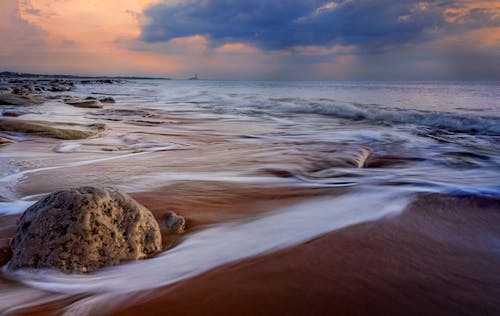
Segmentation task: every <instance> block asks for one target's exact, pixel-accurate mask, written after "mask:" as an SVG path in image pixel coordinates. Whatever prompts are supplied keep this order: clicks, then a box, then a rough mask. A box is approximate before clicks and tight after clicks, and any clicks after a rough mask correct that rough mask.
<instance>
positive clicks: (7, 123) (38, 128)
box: [0, 119, 107, 139]
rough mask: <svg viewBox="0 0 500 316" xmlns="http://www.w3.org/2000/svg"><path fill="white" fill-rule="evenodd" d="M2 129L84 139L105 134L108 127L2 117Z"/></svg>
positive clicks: (61, 137) (0, 121)
mask: <svg viewBox="0 0 500 316" xmlns="http://www.w3.org/2000/svg"><path fill="white" fill-rule="evenodd" d="M0 131H7V132H17V133H28V134H36V135H40V136H47V137H52V138H58V139H84V138H90V137H96V136H100V135H102V134H104V133H105V132H106V131H107V127H106V125H104V124H100V123H96V124H90V125H82V124H76V123H53V122H45V121H28V120H11V119H0Z"/></svg>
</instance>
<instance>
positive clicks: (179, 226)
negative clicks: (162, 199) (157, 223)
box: [165, 211, 186, 234]
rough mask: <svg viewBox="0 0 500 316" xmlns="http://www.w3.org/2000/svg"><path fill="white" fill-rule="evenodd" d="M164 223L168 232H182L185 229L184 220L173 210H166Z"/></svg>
mask: <svg viewBox="0 0 500 316" xmlns="http://www.w3.org/2000/svg"><path fill="white" fill-rule="evenodd" d="M165 225H166V226H167V228H168V230H169V231H170V232H172V233H176V234H182V233H184V230H185V229H186V220H185V219H184V217H182V216H180V215H177V214H176V213H175V212H172V211H168V212H167V213H166V214H165Z"/></svg>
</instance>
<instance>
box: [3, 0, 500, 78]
mask: <svg viewBox="0 0 500 316" xmlns="http://www.w3.org/2000/svg"><path fill="white" fill-rule="evenodd" d="M0 9H1V10H0V71H4V70H9V71H19V72H36V73H65V74H82V75H146V76H162V77H173V78H185V77H188V76H192V75H193V74H194V73H198V74H200V75H201V77H203V78H214V79H384V80H385V79H410V80H412V79H417V80H418V79H457V80H458V79H495V80H500V1H496V0H476V1H473V0H438V1H427V2H422V1H415V0H336V1H328V0H326V1H321V0H281V1H280V0H276V1H270V0H266V1H264V0H252V1H235V0H156V1H155V0H31V1H30V0H2V1H1V3H0Z"/></svg>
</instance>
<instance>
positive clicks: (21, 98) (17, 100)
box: [0, 93, 42, 106]
mask: <svg viewBox="0 0 500 316" xmlns="http://www.w3.org/2000/svg"><path fill="white" fill-rule="evenodd" d="M40 103H42V101H40V100H38V99H36V98H35V97H33V96H32V95H18V94H13V93H4V94H0V105H18V106H23V105H24V106H26V105H35V104H40Z"/></svg>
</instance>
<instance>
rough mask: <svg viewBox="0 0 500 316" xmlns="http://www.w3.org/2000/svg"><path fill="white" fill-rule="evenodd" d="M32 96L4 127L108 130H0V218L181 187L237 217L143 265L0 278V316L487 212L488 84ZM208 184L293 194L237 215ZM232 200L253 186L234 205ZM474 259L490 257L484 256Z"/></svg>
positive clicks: (216, 86) (256, 85)
mask: <svg viewBox="0 0 500 316" xmlns="http://www.w3.org/2000/svg"><path fill="white" fill-rule="evenodd" d="M42 95H43V96H44V100H45V101H44V103H43V104H41V105H34V106H28V107H23V109H22V111H24V112H26V113H25V114H24V115H22V116H20V117H19V118H16V119H23V120H37V121H48V122H55V123H57V124H60V123H61V124H62V123H64V124H76V125H75V126H77V125H78V124H79V125H82V126H85V125H89V124H94V123H102V124H106V126H107V128H108V130H107V132H106V133H104V134H103V135H99V137H93V138H89V139H80V140H60V139H53V138H50V137H44V136H38V135H32V134H24V133H14V132H0V136H7V137H9V138H11V139H13V140H15V143H13V144H9V145H6V146H2V147H0V197H1V200H0V201H1V202H0V217H12V216H14V217H15V216H19V215H20V214H21V213H22V212H23V211H24V210H25V209H26V208H27V207H29V206H30V205H32V204H33V203H35V202H36V201H37V200H38V199H40V198H41V197H42V196H44V195H45V194H48V193H50V192H53V191H56V190H61V189H65V188H69V187H77V186H83V185H99V186H114V187H118V188H119V189H121V190H123V191H124V192H127V193H130V194H132V195H133V194H137V193H140V192H161V189H162V188H165V187H168V188H172V187H174V188H175V187H176V186H177V187H178V188H179V189H178V190H179V191H182V188H184V187H186V186H187V187H188V188H190V187H194V186H196V188H197V190H191V189H189V190H187V191H184V193H181V194H180V195H181V196H182V198H183V199H190V198H191V197H190V195H189V194H193V196H192V198H193V199H198V198H199V196H200V195H202V196H203V195H204V196H205V197H210V196H212V195H213V194H215V196H216V197H217V196H220V197H221V198H218V199H217V200H216V201H211V200H210V199H207V200H206V201H205V200H203V201H205V202H203V203H207V204H210V203H212V205H210V207H213V203H216V204H217V205H219V206H220V208H221V209H224V210H230V211H229V212H230V213H233V212H234V214H238V215H237V216H236V215H235V216H226V215H227V212H224V214H225V215H224V216H223V217H222V219H220V218H219V219H217V220H213V221H208V222H207V224H206V225H200V226H197V227H196V229H193V230H192V231H190V230H189V227H188V232H187V234H186V235H185V236H184V237H183V239H182V241H180V242H179V243H178V244H177V245H175V246H174V247H173V248H171V249H169V250H167V251H165V252H163V253H161V254H160V255H158V256H156V257H154V258H152V259H147V260H142V261H138V262H133V263H126V264H124V265H121V266H116V267H110V268H106V269H104V270H102V271H99V272H96V273H92V274H87V275H67V274H62V273H59V272H55V271H50V270H44V271H32V270H21V271H4V274H5V275H6V277H7V278H8V279H9V280H14V281H15V282H17V283H18V284H21V285H22V286H19V287H16V288H15V290H12V291H11V292H9V293H10V294H11V296H9V297H14V296H16V297H17V299H18V301H12V300H10V301H9V300H7V299H4V300H1V299H0V303H1V304H2V306H0V307H1V311H6V310H9V309H15V308H16V306H17V307H18V306H21V305H23V304H25V305H26V304H31V303H30V302H32V301H33V295H32V291H35V290H36V291H42V292H43V293H52V294H47V295H41V294H37V295H40V296H36V297H37V299H39V300H42V299H41V297H42V298H43V299H45V300H47V298H49V297H53V298H54V299H55V298H57V299H60V298H61V295H63V296H64V295H87V296H86V297H87V298H86V299H85V300H83V301H81V302H80V303H74V304H77V305H75V307H73V309H71V310H73V311H75V310H80V311H81V310H84V309H81V306H80V305H78V304H94V303H95V302H96V301H94V300H102V301H105V300H109V299H110V297H112V294H113V293H123V292H127V291H140V290H144V289H151V288H155V287H160V286H165V285H168V284H172V283H175V282H179V281H181V280H184V279H187V278H190V277H193V276H196V275H199V274H202V273H204V272H206V271H208V270H210V269H214V268H216V267H218V266H221V265H223V264H227V263H231V262H235V261H238V260H242V259H245V258H249V257H253V256H258V255H262V254H268V253H272V252H275V251H278V250H280V249H284V248H287V247H291V246H293V245H297V244H301V243H304V242H307V241H309V240H312V239H314V238H317V237H318V236H321V235H323V234H327V233H331V232H334V231H336V230H338V229H341V228H345V227H350V226H352V225H357V224H360V223H365V222H370V221H376V220H378V219H381V218H390V217H391V216H396V215H397V214H400V213H401V212H404V210H405V209H406V207H407V206H408V205H409V204H411V203H412V201H413V200H414V199H415V198H416V197H418V196H426V195H446V196H474V197H485V198H492V199H498V198H500V82H461V81H456V82H431V81H425V82H391V81H377V82H371V81H214V80H159V79H158V80H152V79H151V80H149V79H148V80H146V79H144V80H139V79H137V80H134V79H129V80H121V81H120V82H117V83H113V84H103V83H92V84H78V83H77V84H76V87H75V89H74V90H72V91H68V92H43V93H42ZM89 96H90V97H96V98H102V97H112V98H113V99H114V100H115V101H116V102H115V103H106V104H104V107H103V108H102V109H86V108H76V107H73V106H70V105H68V104H65V103H64V102H63V101H62V100H63V99H64V98H73V99H84V98H86V97H89ZM0 109H1V110H2V111H11V110H19V107H13V106H0ZM214 184H216V185H217V187H218V188H219V189H218V190H226V191H228V192H230V191H232V190H235V191H234V192H240V193H238V194H240V195H241V198H244V199H248V200H259V199H260V198H261V197H262V199H266V201H267V200H269V191H273V192H277V193H276V194H274V195H273V197H272V199H274V200H279V199H280V196H281V194H282V195H286V193H287V190H292V191H294V192H295V191H297V192H299V193H297V198H296V200H294V201H293V202H290V203H283V204H280V203H277V204H276V205H275V206H274V204H273V206H269V207H265V211H262V212H261V211H259V210H258V207H259V206H256V207H255V211H252V212H247V213H245V214H243V215H242V214H240V213H239V212H238V210H237V209H233V208H234V207H233V206H232V203H234V200H233V198H234V196H233V195H234V194H236V193H234V194H233V195H231V196H232V198H231V199H227V200H225V199H224V196H225V195H224V194H220V192H215V193H214V190H213V186H214ZM242 187H245V188H246V187H252V188H253V189H252V192H251V196H250V197H249V196H245V195H246V194H250V193H248V192H247V191H245V190H240V188H242ZM255 188H256V189H255ZM171 191H172V190H171ZM171 191H169V192H171ZM174 192H175V191H174ZM193 192H194V193H193ZM266 192H267V193H266ZM280 192H282V193H280ZM218 194H219V195H218ZM172 199H173V200H175V199H176V197H175V196H172ZM176 203H177V202H176ZM175 205H179V204H178V203H177V204H175ZM175 205H173V206H172V207H174V208H175ZM169 207H170V206H169V205H168V203H167V205H165V209H168V208H169ZM200 209H203V206H201V207H200ZM175 210H176V211H177V212H178V213H180V214H181V215H182V214H183V209H182V207H177V208H176V209H175ZM498 212H500V209H498ZM186 214H189V212H188V211H186ZM430 216H432V214H431V215H430ZM186 217H188V219H189V216H186ZM1 229H2V228H1V227H0V230H1ZM490 247H492V248H491V249H490V250H491V251H498V250H499V249H500V242H498V241H496V242H493V243H492V244H491V246H490ZM167 267H168V268H167ZM45 291H46V292H45ZM23 293H24V294H23ZM37 293H38V292H37ZM54 293H57V295H56V294H54ZM89 293H94V294H95V295H94V296H89ZM51 295H52V296H51ZM110 295H111V296H110ZM89 297H90V298H89ZM23 298H24V299H23ZM13 302H15V305H14V304H13ZM89 302H90V303H89ZM89 313H90V312H89ZM82 314H85V313H84V312H82Z"/></svg>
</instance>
